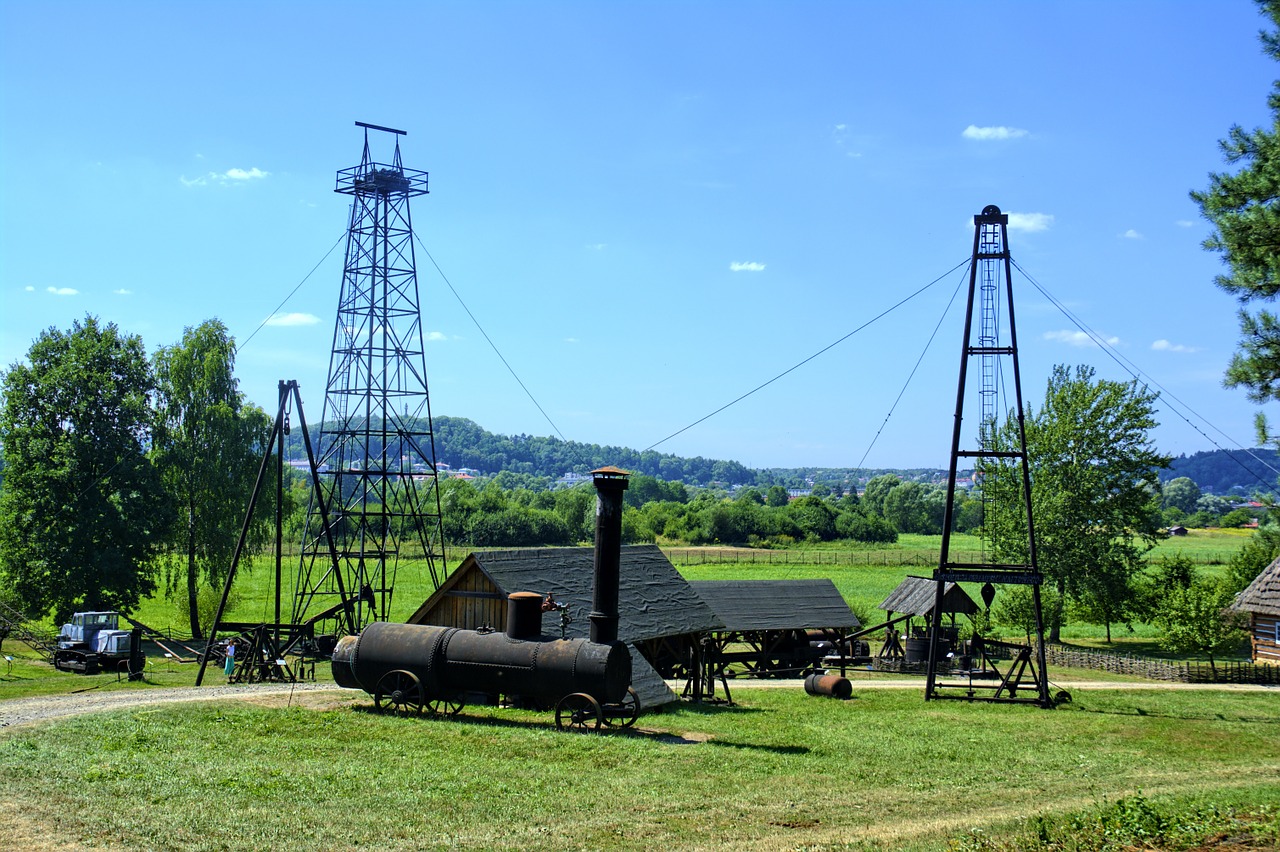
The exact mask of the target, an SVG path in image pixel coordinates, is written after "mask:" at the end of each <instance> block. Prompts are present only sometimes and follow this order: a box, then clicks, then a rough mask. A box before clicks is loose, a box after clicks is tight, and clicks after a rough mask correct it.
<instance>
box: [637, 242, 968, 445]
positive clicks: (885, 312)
mask: <svg viewBox="0 0 1280 852" xmlns="http://www.w3.org/2000/svg"><path fill="white" fill-rule="evenodd" d="M968 262H969V258H968V257H966V258H965V259H964V260H962V261H960V262H959V263H957V264H956V265H955V266H953V267H951V268H950V269H948V270H947V271H946V272H944V273H942V274H941V275H939V276H938V277H937V278H935V279H933V280H932V281H930V282H929V283H928V284H926V285H924V286H923V287H921V288H920V289H919V290H916V291H915V292H914V293H912V294H911V295H909V296H907V297H906V298H904V299H902V300H901V301H899V302H897V303H896V304H894V305H892V306H890V307H888V308H885V309H884V310H883V311H881V312H880V313H878V314H876V315H875V316H874V317H872V318H871V319H869V320H867V321H866V322H864V323H863V324H862V325H860V326H858V327H857V328H855V329H854V330H853V331H851V332H849V333H848V334H846V335H844V336H843V337H841V338H839V339H838V340H835V341H833V342H831V343H829V344H827V345H826V346H824V347H822V348H821V349H819V350H818V351H817V352H815V353H813V354H812V355H810V356H809V357H808V358H805V359H804V360H803V361H801V362H799V363H798V364H795V365H794V366H792V367H788V368H787V369H785V370H783V371H782V372H781V373H779V374H778V375H776V376H774V377H773V378H772V379H769V380H768V381H767V382H763V383H761V384H759V385H757V386H755V387H754V388H752V389H751V390H749V391H747V392H746V393H744V394H742V396H739V397H738V398H737V399H734V400H731V401H730V402H726V403H725V404H724V405H722V406H720V407H719V408H717V409H716V410H715V411H713V412H711V413H710V414H707V415H705V416H703V417H700V418H698V419H697V420H695V421H693V422H692V423H690V424H689V425H688V426H685V427H684V428H683V429H677V430H676V431H675V432H672V433H671V434H670V435H668V436H667V437H665V438H663V439H662V440H660V441H654V442H653V443H652V444H650V445H649V446H647V447H645V448H644V449H643V450H641V452H644V453H647V452H649V450H652V449H653V448H654V447H657V446H660V445H662V444H665V443H666V442H667V441H670V440H671V439H672V438H674V437H675V436H677V435H679V434H681V433H683V432H688V431H689V430H690V429H692V428H693V427H694V426H697V425H698V424H699V423H702V422H704V421H706V420H710V419H711V418H712V417H715V416H716V415H717V414H719V413H720V412H722V411H724V410H725V409H727V408H732V407H733V406H735V405H737V404H738V403H740V402H742V401H743V400H744V399H746V398H747V397H749V396H751V395H752V394H754V393H756V392H758V391H761V390H764V389H765V388H767V387H768V386H769V385H771V384H773V383H774V382H776V381H777V380H778V379H780V378H782V377H783V376H785V375H787V374H788V373H794V372H795V371H796V370H798V369H800V368H801V367H803V366H804V365H805V364H808V363H809V362H810V361H812V360H813V359H815V358H817V357H818V356H819V355H823V354H825V353H826V352H828V351H829V350H831V349H834V348H835V347H837V346H839V345H840V344H841V343H844V342H845V341H846V340H848V339H849V338H850V337H853V336H854V335H855V334H857V333H858V332H860V331H862V330H863V329H865V328H867V327H868V326H870V325H873V324H875V323H876V322H878V321H879V320H881V319H883V318H884V317H886V316H888V315H889V314H891V313H893V312H894V311H896V310H897V309H898V308H900V307H902V306H903V305H905V304H906V303H907V302H910V301H911V300H912V299H914V298H915V297H916V296H919V295H920V294H921V293H923V292H924V291H925V290H928V289H929V288H930V287H932V286H933V285H934V284H937V283H938V282H939V281H941V280H942V279H944V278H946V277H947V276H948V275H950V274H951V273H953V272H955V271H956V270H957V269H959V268H960V267H962V266H964V265H965V264H966V263H968Z"/></svg>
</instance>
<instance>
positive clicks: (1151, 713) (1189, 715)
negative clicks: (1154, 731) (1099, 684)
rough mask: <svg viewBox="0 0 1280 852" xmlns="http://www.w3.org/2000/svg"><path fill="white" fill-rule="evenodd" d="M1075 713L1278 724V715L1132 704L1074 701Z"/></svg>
mask: <svg viewBox="0 0 1280 852" xmlns="http://www.w3.org/2000/svg"><path fill="white" fill-rule="evenodd" d="M1070 708H1071V710H1072V711H1074V712H1077V713H1094V714H1097V715H1101V716H1133V717H1135V718H1140V719H1176V720H1178V721H1183V722H1244V723H1247V724H1250V725H1280V716H1243V715H1227V714H1223V713H1219V712H1213V713H1194V712H1168V711H1166V710H1160V709H1149V708H1146V707H1140V706H1138V705H1133V706H1130V707H1097V706H1094V707H1091V706H1088V705H1087V704H1084V703H1081V702H1080V701H1078V700H1077V701H1076V702H1075V703H1074V704H1071V705H1070Z"/></svg>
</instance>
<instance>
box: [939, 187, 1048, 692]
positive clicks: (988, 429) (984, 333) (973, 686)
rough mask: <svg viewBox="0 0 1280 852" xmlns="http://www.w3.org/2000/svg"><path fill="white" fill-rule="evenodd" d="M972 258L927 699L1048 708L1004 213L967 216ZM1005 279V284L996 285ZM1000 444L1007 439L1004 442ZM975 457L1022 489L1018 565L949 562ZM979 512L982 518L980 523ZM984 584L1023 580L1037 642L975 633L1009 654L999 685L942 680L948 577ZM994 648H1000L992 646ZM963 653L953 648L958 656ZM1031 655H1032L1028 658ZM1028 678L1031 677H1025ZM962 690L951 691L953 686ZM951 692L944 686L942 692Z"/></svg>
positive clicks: (995, 651) (987, 588) (990, 593)
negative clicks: (1007, 435) (964, 472)
mask: <svg viewBox="0 0 1280 852" xmlns="http://www.w3.org/2000/svg"><path fill="white" fill-rule="evenodd" d="M973 224H974V234H973V257H972V259H971V261H970V267H969V297H968V303H967V306H966V309H965V318H964V337H963V340H962V346H961V353H960V380H959V383H958V387H957V389H956V413H955V421H954V425H953V430H952V435H951V465H950V469H949V471H948V475H947V502H946V509H945V513H944V516H943V524H942V552H941V555H940V557H939V561H938V568H937V569H936V570H935V571H934V572H933V579H934V581H935V584H936V587H937V589H936V593H935V595H934V606H933V612H932V613H931V617H930V621H929V663H928V671H927V678H926V685H925V696H924V697H925V700H926V701H928V700H931V699H935V698H962V699H967V700H975V699H976V700H982V701H1016V702H1026V703H1035V704H1039V705H1040V706H1041V707H1051V706H1052V702H1051V701H1050V699H1049V680H1048V673H1047V672H1046V670H1045V649H1044V618H1043V614H1042V611H1041V605H1040V585H1041V583H1042V582H1043V577H1042V576H1041V574H1040V568H1039V563H1038V561H1037V556H1036V536H1035V525H1034V523H1033V522H1032V517H1031V467H1030V463H1029V461H1028V458H1027V433H1026V425H1025V422H1024V408H1023V404H1022V377H1021V373H1020V371H1019V368H1018V335H1017V329H1016V326H1015V324H1014V318H1013V281H1012V277H1011V274H1010V273H1011V265H1012V260H1011V257H1010V254H1009V234H1008V226H1009V216H1008V215H1007V214H1005V213H1001V212H1000V208H999V207H997V206H995V205H994V204H991V205H988V206H987V207H985V208H983V210H982V212H981V213H980V214H978V215H977V216H974V217H973ZM1002 282H1003V285H1004V286H1003V287H1001V286H1000V285H1001V283H1002ZM1002 291H1003V295H1004V297H1005V298H1004V305H1003V307H1002V306H1001V305H1000V296H1001V295H1002ZM975 297H978V299H979V306H978V307H979V321H978V329H977V332H978V335H977V339H976V340H975V339H974V337H973V333H974V322H973V320H974V301H975ZM1001 320H1005V321H1006V323H1007V325H1006V328H1007V331H1008V338H1009V342H1008V344H1007V345H1004V346H1002V345H1000V339H999V338H1000V330H1001V329H1000V326H1001ZM973 357H978V358H980V359H981V364H980V366H981V380H982V384H981V388H980V389H979V402H980V412H979V418H980V419H979V423H978V448H977V449H972V450H965V449H961V446H960V444H961V436H962V428H961V427H962V425H963V421H964V403H965V395H966V381H967V377H968V366H969V361H970V359H971V358H973ZM1002 360H1007V361H1009V362H1010V363H1011V365H1012V374H1013V392H1014V400H1013V403H1014V412H1015V418H1016V430H1015V431H1016V436H1015V437H1014V439H1013V440H1012V441H1002V440H998V439H997V433H998V430H997V425H998V424H997V421H996V418H997V417H998V416H1000V415H1001V414H1002V412H1000V411H999V410H998V408H999V407H998V406H997V404H996V400H997V399H998V398H999V396H1000V393H1001V389H1002V386H1003V381H1004V374H1003V371H1002V370H1001V369H1000V365H1001V362H1002ZM1005 444H1008V446H1006V445H1005ZM962 458H963V459H973V460H975V462H976V464H975V466H974V467H975V473H981V472H983V471H987V472H988V473H991V472H995V471H994V468H995V467H997V466H1000V467H1001V468H1002V471H1001V472H1003V473H1006V475H1007V476H1012V477H1013V478H1015V480H1016V481H1018V484H1019V488H1018V491H1019V492H1020V494H1019V497H1020V500H1019V503H1020V505H1019V506H1018V507H1017V508H1016V509H1011V511H1015V512H1019V513H1021V515H1022V517H1021V519H1020V520H1021V523H1020V526H1021V528H1022V529H1023V530H1025V532H1026V546H1025V550H1024V554H1025V557H1026V561H1025V562H1018V563H1016V564H1011V563H1005V564H999V563H987V564H970V563H958V562H953V561H952V559H951V526H952V520H953V516H954V511H955V496H956V471H957V468H958V466H959V461H960V459H962ZM986 520H987V519H986V518H985V517H984V523H985V522H986ZM963 582H970V583H983V584H984V586H983V590H982V597H983V599H984V601H985V602H986V604H987V606H988V607H989V606H990V605H991V600H992V598H993V597H994V594H995V589H994V586H993V585H992V584H1006V583H1007V584H1021V585H1029V586H1031V592H1032V601H1033V607H1034V610H1035V622H1036V638H1035V647H1034V648H1027V647H1025V646H1015V645H1010V644H1008V643H999V642H992V641H990V640H985V642H984V640H982V639H980V638H979V639H977V640H975V642H976V643H977V648H976V652H977V653H978V654H980V655H981V656H982V659H983V661H984V667H985V661H986V659H987V651H988V650H990V651H992V657H993V658H994V657H997V656H1000V657H1012V659H1011V661H1010V662H1009V664H1008V667H1007V673H1006V674H1003V675H1002V676H1001V678H1000V679H999V682H998V683H987V682H979V683H975V681H974V679H973V677H972V676H970V677H969V680H968V683H954V682H952V683H941V682H940V681H939V679H938V674H939V669H940V668H942V664H943V660H942V659H941V657H942V654H943V646H944V644H945V643H946V642H947V641H948V639H950V638H951V637H944V636H943V635H942V633H943V627H942V608H943V598H944V595H945V593H946V588H947V584H948V583H963ZM997 646H998V647H997ZM959 656H964V655H960V654H956V655H955V656H954V657H953V658H952V659H953V660H954V659H955V658H956V657H959ZM1033 657H1034V659H1033ZM1028 681H1030V682H1031V683H1028ZM1032 685H1033V686H1034V690H1035V697H1034V698H1027V697H1025V696H1024V697H1019V696H1018V691H1019V689H1022V690H1023V691H1026V690H1027V689H1028V687H1029V686H1032ZM983 688H990V689H993V690H994V691H993V692H992V693H991V694H990V695H980V694H979V692H978V691H979V690H980V689H983ZM956 689H960V690H963V691H962V692H959V693H957V692H956V691H955V690H956ZM948 690H950V691H948Z"/></svg>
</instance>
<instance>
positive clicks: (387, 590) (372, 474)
mask: <svg viewBox="0 0 1280 852" xmlns="http://www.w3.org/2000/svg"><path fill="white" fill-rule="evenodd" d="M356 124H357V125H358V126H360V127H362V128H364V155H363V156H362V157H361V160H360V165H358V166H354V167H352V168H348V169H343V170H342V171H339V172H338V177H337V186H336V188H335V191H336V192H339V193H341V194H343V195H348V196H351V219H350V224H349V226H348V229H347V250H346V261H345V264H344V267H343V276H342V291H341V293H340V294H339V297H338V312H337V321H336V323H335V324H334V331H333V351H332V354H331V355H330V360H329V379H328V382H327V384H326V386H325V399H324V415H323V418H322V422H321V426H320V438H319V442H318V443H319V447H320V450H319V458H318V464H319V466H320V469H321V490H322V492H323V497H324V502H325V503H326V504H327V507H328V518H329V524H330V528H331V530H332V533H333V536H332V538H333V540H334V542H335V543H336V547H337V550H338V559H337V565H336V567H335V565H334V560H333V559H332V558H331V554H330V551H329V549H328V545H327V543H326V536H325V535H324V529H323V526H322V520H321V519H322V517H323V515H322V513H321V511H320V507H319V505H318V503H317V501H315V500H313V501H312V504H311V507H310V508H309V510H308V516H307V529H306V533H305V536H304V540H303V543H302V559H301V565H300V567H299V573H298V582H297V584H296V587H295V588H296V590H297V599H296V602H295V613H294V619H293V620H294V621H295V622H301V621H303V620H305V619H306V618H307V617H308V616H310V617H314V616H315V615H316V613H317V612H323V611H326V610H330V609H333V608H334V606H335V604H342V603H344V602H343V601H342V600H341V598H342V596H343V595H347V596H350V598H352V599H353V601H352V603H353V604H354V606H352V607H340V608H339V609H338V610H336V612H337V615H335V617H336V618H337V619H338V620H339V621H340V622H341V621H343V620H352V621H354V622H355V623H352V624H340V625H339V627H340V629H347V630H350V631H351V632H356V631H358V630H360V629H361V628H362V627H363V626H364V625H366V624H368V623H369V622H371V621H376V620H385V619H387V618H389V617H390V610H391V599H392V594H393V592H394V588H395V583H396V579H397V573H398V572H399V571H401V570H405V571H411V570H412V571H414V572H415V575H416V577H422V578H424V579H429V580H430V582H431V584H432V587H433V588H437V587H439V585H440V583H441V582H442V581H443V579H444V572H445V570H446V566H445V558H444V537H443V529H442V523H441V511H440V492H439V488H438V480H437V476H436V451H435V436H434V434H433V431H432V425H431V402H430V397H429V395H428V392H427V373H426V362H425V357H424V352H423V334H422V314H421V310H420V307H419V300H418V279H417V271H416V265H415V258H414V245H413V242H414V236H413V224H412V221H411V219H410V214H409V199H410V198H412V197H414V196H418V195H424V194H426V192H427V173H426V172H423V171H417V170H414V169H406V168H405V167H404V166H403V164H402V163H401V161H400V136H403V135H404V131H400V130H392V129H391V128H386V127H379V126H377V125H371V124H363V123H361V122H356ZM370 130H373V131H381V132H387V133H391V134H393V135H394V138H395V155H394V157H393V158H392V161H391V162H390V163H379V162H374V160H373V159H372V157H371V156H370V154H369V131H370ZM335 571H341V572H342V573H343V576H342V578H341V582H340V581H339V578H337V577H335V576H334V573H335ZM347 613H350V615H348V614H347Z"/></svg>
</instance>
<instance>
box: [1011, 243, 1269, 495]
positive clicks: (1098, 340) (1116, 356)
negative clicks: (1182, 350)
mask: <svg viewBox="0 0 1280 852" xmlns="http://www.w3.org/2000/svg"><path fill="white" fill-rule="evenodd" d="M1013 266H1014V267H1015V268H1016V269H1017V270H1018V271H1019V272H1021V273H1022V274H1023V275H1024V276H1025V277H1026V279H1027V281H1029V282H1030V283H1031V285H1032V286H1033V287H1035V288H1036V290H1038V291H1039V292H1040V295H1042V296H1044V297H1045V298H1046V299H1048V300H1049V302H1050V303H1051V304H1052V305H1053V306H1054V307H1056V308H1057V309H1058V310H1059V311H1061V312H1062V314H1063V315H1064V316H1065V317H1066V318H1067V319H1069V320H1070V321H1071V323H1072V324H1073V325H1075V327H1076V328H1078V329H1080V331H1082V332H1084V334H1085V335H1087V336H1088V337H1089V339H1090V340H1092V341H1093V342H1094V343H1095V344H1097V345H1098V347H1099V348H1100V349H1102V351H1104V352H1105V353H1107V355H1108V357H1110V358H1111V360H1113V361H1115V362H1116V364H1117V365H1119V367H1120V369H1122V370H1124V371H1125V372H1126V373H1128V374H1129V375H1130V376H1132V377H1133V378H1134V380H1141V381H1146V382H1147V383H1149V384H1152V385H1155V386H1156V388H1158V389H1159V390H1160V391H1161V392H1162V393H1163V394H1165V395H1166V396H1167V397H1168V398H1169V399H1171V400H1173V401H1174V402H1175V403H1177V405H1172V404H1171V405H1169V410H1170V411H1172V412H1173V413H1174V414H1176V415H1178V417H1180V418H1181V419H1182V420H1183V422H1185V423H1186V424H1187V425H1188V426H1190V427H1191V428H1192V429H1194V430H1196V432H1197V433H1199V434H1200V436H1201V437H1203V438H1204V439H1205V440H1206V441H1208V442H1209V443H1210V444H1213V446H1214V447H1215V448H1217V449H1218V450H1221V451H1222V452H1225V453H1226V454H1227V456H1228V458H1230V459H1231V460H1232V461H1234V462H1235V463H1236V464H1238V465H1239V466H1240V467H1241V468H1242V469H1243V470H1244V471H1245V472H1246V473H1248V474H1249V475H1250V476H1251V477H1253V478H1254V479H1256V480H1257V481H1258V482H1260V483H1261V484H1262V485H1263V487H1264V488H1265V489H1266V490H1267V491H1268V492H1270V493H1273V494H1274V493H1275V490H1276V488H1275V485H1273V484H1269V483H1268V482H1267V481H1266V480H1265V479H1263V478H1262V477H1261V476H1259V475H1258V474H1257V473H1255V472H1254V471H1253V470H1251V469H1250V468H1249V467H1248V465H1246V464H1245V463H1244V462H1242V461H1241V460H1240V459H1239V458H1237V457H1236V456H1235V451H1233V450H1229V449H1226V448H1225V447H1223V446H1222V445H1221V444H1219V443H1218V442H1217V441H1215V440H1214V439H1213V438H1212V437H1210V436H1209V435H1207V434H1206V433H1205V431H1204V430H1203V429H1201V428H1200V427H1199V426H1198V425H1196V424H1195V423H1194V422H1192V420H1191V418H1189V417H1188V416H1187V415H1186V414H1184V413H1183V412H1182V411H1180V410H1179V406H1181V407H1182V408H1185V409H1186V410H1187V411H1189V412H1191V413H1192V414H1194V415H1195V416H1196V417H1198V418H1199V419H1200V420H1202V421H1203V422H1204V423H1205V424H1206V425H1208V426H1209V428H1211V429H1213V430H1214V431H1215V432H1217V433H1218V434H1219V435H1221V436H1222V437H1223V438H1225V439H1226V440H1227V441H1229V442H1230V443H1232V444H1235V445H1236V449H1237V450H1238V451H1240V452H1243V453H1246V454H1247V455H1248V456H1249V457H1250V458H1252V459H1253V460H1254V461H1256V462H1258V464H1260V465H1262V466H1263V467H1265V468H1267V469H1268V470H1270V471H1271V472H1272V473H1275V474H1277V476H1280V470H1277V469H1276V468H1275V467H1273V466H1272V465H1270V464H1268V463H1267V462H1266V461H1265V460H1264V459H1261V458H1258V456H1256V455H1254V454H1253V453H1252V452H1251V451H1250V450H1248V449H1245V448H1244V447H1243V446H1242V445H1241V443H1240V442H1239V441H1237V440H1236V439H1235V438H1233V437H1231V436H1230V435H1228V434H1227V433H1226V432H1224V431H1222V430H1221V429H1220V428H1218V427H1217V426H1216V425H1215V424H1213V423H1212V422H1210V421H1209V419H1208V418H1206V417H1205V416H1204V415H1202V414H1200V413H1199V412H1197V411H1196V410H1195V409H1193V408H1192V407H1191V406H1190V405H1188V404H1187V403H1185V402H1183V401H1182V400H1181V399H1179V398H1178V397H1177V396H1176V395H1174V394H1173V393H1172V392H1171V391H1169V390H1168V389H1167V388H1165V387H1164V386H1163V385H1162V384H1160V383H1159V382H1158V381H1156V380H1155V379H1153V378H1152V377H1151V376H1149V375H1147V373H1146V372H1144V371H1143V370H1142V369H1141V368H1139V367H1138V366H1137V365H1136V364H1134V363H1133V362H1132V361H1130V360H1129V359H1128V358H1126V357H1125V356H1123V355H1121V354H1120V353H1119V352H1117V351H1116V350H1115V347H1113V346H1112V345H1111V344H1109V343H1108V342H1107V341H1106V339H1105V338H1103V336H1102V335H1101V334H1099V333H1098V332H1096V331H1094V330H1093V329H1092V328H1090V327H1089V326H1088V325H1086V324H1085V323H1084V322H1083V321H1082V320H1080V319H1079V318H1077V317H1076V316H1075V314H1073V313H1071V311H1070V310H1068V309H1067V307H1066V306H1065V305H1063V304H1062V303H1061V302H1060V301H1058V299H1057V298H1056V297H1055V296H1054V295H1053V294H1052V293H1050V292H1049V291H1048V290H1047V289H1045V288H1044V287H1043V286H1042V285H1041V284H1040V282H1038V281H1036V279H1035V278H1033V277H1032V276H1031V275H1030V274H1029V273H1028V272H1027V271H1026V270H1025V269H1023V268H1022V267H1021V266H1018V264H1017V263H1016V262H1015V263H1013Z"/></svg>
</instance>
